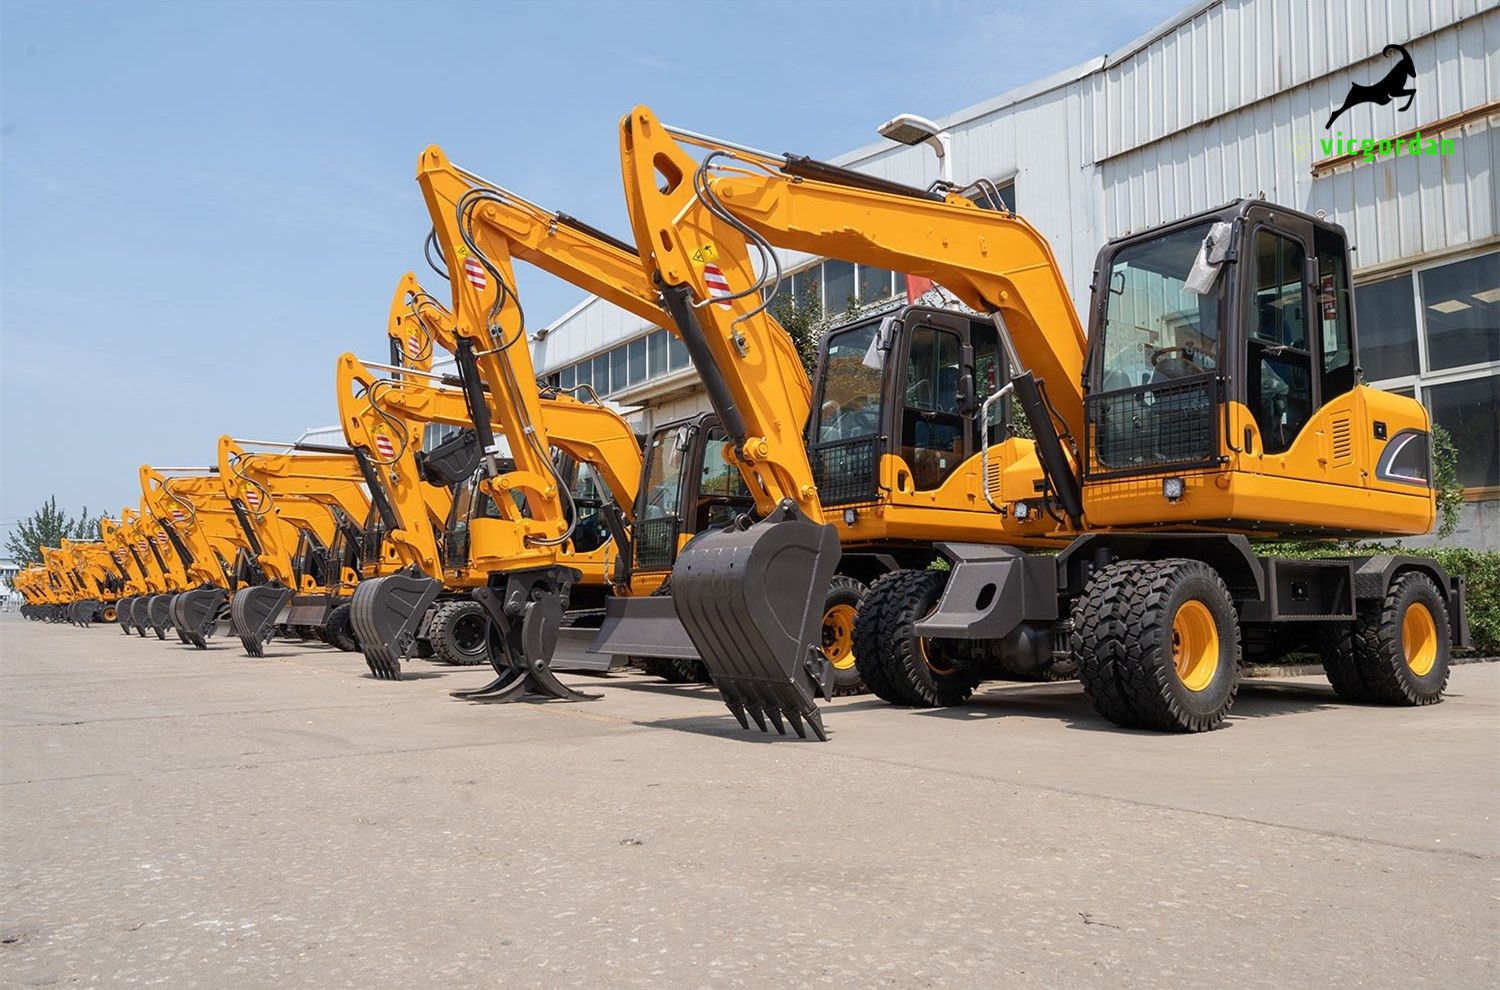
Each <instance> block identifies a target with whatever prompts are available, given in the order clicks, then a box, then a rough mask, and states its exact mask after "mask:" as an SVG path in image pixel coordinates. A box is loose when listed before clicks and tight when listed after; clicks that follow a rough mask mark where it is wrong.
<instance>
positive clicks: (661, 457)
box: [632, 413, 755, 575]
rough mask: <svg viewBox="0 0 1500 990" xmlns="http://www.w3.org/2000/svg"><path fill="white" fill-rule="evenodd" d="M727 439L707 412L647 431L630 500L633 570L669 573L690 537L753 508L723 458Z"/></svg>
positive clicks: (736, 474) (732, 468)
mask: <svg viewBox="0 0 1500 990" xmlns="http://www.w3.org/2000/svg"><path fill="white" fill-rule="evenodd" d="M728 442H729V434H728V433H726V432H725V431H724V428H723V427H721V426H720V425H719V420H718V417H716V416H714V415H713V414H712V413H702V414H700V415H698V416H695V417H692V418H691V419H684V420H678V421H676V422H672V423H667V424H665V425H664V426H660V427H657V428H656V430H654V431H653V432H652V433H651V435H650V437H649V439H648V440H647V442H646V447H645V450H644V451H643V455H644V457H645V461H646V466H645V482H644V484H642V485H641V490H640V494H639V495H638V496H637V498H636V504H635V522H634V526H633V535H634V544H633V551H634V561H633V567H632V572H633V573H635V574H642V575H644V574H653V573H658V572H660V573H664V574H670V573H671V570H672V565H673V564H674V563H676V561H677V554H678V551H679V550H681V549H682V547H683V546H684V545H685V544H686V543H687V542H688V541H689V540H690V539H691V538H692V537H693V536H694V535H696V534H698V533H702V532H706V531H707V530H710V529H720V528H723V527H725V526H729V525H732V524H733V523H734V521H735V520H736V519H738V518H739V517H740V516H742V515H744V514H745V513H747V512H750V511H752V510H753V509H754V508H755V500H754V499H753V498H751V497H750V491H749V489H748V488H747V487H746V486H745V479H744V477H743V476H742V475H741V474H740V471H739V468H737V467H736V466H735V465H734V464H733V463H731V462H729V461H727V460H725V458H724V445H725V444H726V443H728Z"/></svg>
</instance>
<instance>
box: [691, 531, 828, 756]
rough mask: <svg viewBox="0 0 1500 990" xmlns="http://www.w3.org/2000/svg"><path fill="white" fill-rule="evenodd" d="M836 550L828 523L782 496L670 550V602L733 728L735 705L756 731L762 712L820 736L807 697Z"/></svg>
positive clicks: (813, 688) (821, 683) (817, 685)
mask: <svg viewBox="0 0 1500 990" xmlns="http://www.w3.org/2000/svg"><path fill="white" fill-rule="evenodd" d="M839 552H840V551H839V545H838V536H837V533H836V532H835V531H834V528H833V527H832V526H827V525H820V524H818V523H814V522H812V521H811V520H810V519H808V518H807V517H806V516H804V515H803V514H802V513H801V512H800V511H799V510H798V509H797V507H796V506H795V505H794V504H792V503H789V502H784V503H782V505H781V506H779V507H778V508H777V509H776V510H775V511H774V512H772V513H771V514H770V515H768V516H767V517H766V518H765V519H762V520H761V521H759V522H756V523H752V524H751V525H749V526H748V527H746V528H744V529H724V530H717V531H711V532H708V533H704V534H702V535H700V536H699V537H698V538H697V539H696V540H694V542H693V543H691V544H689V545H688V546H687V547H686V548H684V549H683V551H682V552H681V553H680V554H679V555H678V558H677V563H676V565H675V566H674V567H673V570H672V602H673V605H674V607H675V609H676V612H677V615H678V617H679V618H680V619H681V620H682V625H683V627H684V628H685V629H686V630H687V633H688V635H689V636H690V637H691V639H692V641H693V645H694V646H695V647H696V648H697V650H698V653H699V656H700V657H701V658H702V660H703V662H704V664H705V665H706V666H707V667H708V670H709V673H710V674H711V675H712V677H713V681H714V684H715V685H716V686H717V687H718V688H719V692H720V694H722V695H723V698H724V703H725V705H726V706H727V707H728V708H729V710H730V711H731V712H732V713H733V714H734V716H735V718H736V719H737V720H739V722H740V724H741V725H744V724H745V720H744V717H743V715H742V713H741V709H743V711H744V712H746V713H748V714H749V716H750V717H751V718H752V719H754V721H755V724H756V725H757V726H758V727H759V728H760V729H761V731H763V732H766V731H769V729H767V727H766V721H767V719H768V718H769V720H770V722H771V723H772V724H774V725H775V726H776V730H777V732H779V733H780V734H782V735H785V734H786V725H785V722H784V721H783V717H785V718H786V719H787V720H791V721H792V727H793V729H794V730H799V727H800V726H801V724H802V723H803V722H805V723H806V724H807V725H810V726H811V727H812V729H813V733H814V734H815V735H816V736H817V737H818V738H819V739H824V738H826V736H825V734H824V732H823V723H822V718H821V716H820V715H819V713H818V707H817V701H816V698H817V695H819V694H823V695H825V696H826V695H827V694H828V693H829V684H828V678H827V671H826V670H824V669H823V668H824V667H826V664H825V663H822V662H821V660H820V658H817V657H814V651H815V650H816V647H817V645H818V635H819V630H820V628H821V620H822V604H823V602H824V600H825V599H826V598H827V594H828V586H829V582H830V581H831V580H832V578H833V571H834V569H835V568H836V567H837V565H838V557H839ZM798 735H799V736H801V737H802V738H806V735H805V734H804V733H803V732H802V731H800V730H799V731H798Z"/></svg>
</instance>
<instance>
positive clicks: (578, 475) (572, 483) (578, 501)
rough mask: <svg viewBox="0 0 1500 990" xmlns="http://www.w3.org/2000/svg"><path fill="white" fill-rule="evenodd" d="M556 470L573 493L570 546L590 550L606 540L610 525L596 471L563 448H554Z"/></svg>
mask: <svg viewBox="0 0 1500 990" xmlns="http://www.w3.org/2000/svg"><path fill="white" fill-rule="evenodd" d="M553 457H554V458H555V459H556V464H557V469H558V474H559V475H561V476H562V478H563V479H564V480H565V481H566V482H567V485H568V491H569V492H571V493H572V495H573V503H572V504H573V509H574V511H575V512H576V513H577V515H576V516H575V517H574V519H573V549H574V551H575V552H577V553H590V552H592V551H594V550H598V549H599V548H600V547H602V546H603V545H604V544H605V543H607V542H609V529H608V527H606V526H605V524H604V502H605V495H604V487H603V485H602V484H601V483H600V480H599V473H598V472H597V471H595V470H594V468H593V466H592V465H589V464H580V463H579V462H578V461H575V460H574V459H573V458H571V457H569V456H568V455H566V454H564V453H563V452H562V451H555V452H554V453H553Z"/></svg>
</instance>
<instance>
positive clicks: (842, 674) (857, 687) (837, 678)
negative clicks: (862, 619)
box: [823, 574, 870, 698]
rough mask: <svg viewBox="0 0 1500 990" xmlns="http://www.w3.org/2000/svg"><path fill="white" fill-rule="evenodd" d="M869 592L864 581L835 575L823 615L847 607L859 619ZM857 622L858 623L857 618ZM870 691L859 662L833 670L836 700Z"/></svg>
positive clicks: (825, 600) (824, 600)
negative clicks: (860, 673) (851, 609)
mask: <svg viewBox="0 0 1500 990" xmlns="http://www.w3.org/2000/svg"><path fill="white" fill-rule="evenodd" d="M867 590H869V589H868V588H866V587H865V583H864V582H863V581H860V580H858V579H856V578H852V577H848V576H847V575H844V574H835V575H834V576H833V582H832V583H831V584H829V586H828V597H826V598H825V599H823V614H824V615H827V614H828V610H829V609H831V608H833V607H835V606H838V605H847V606H849V607H851V608H853V609H854V614H855V616H856V617H857V616H858V615H859V603H860V600H861V599H863V598H864V597H865V592H866V591H867ZM856 621H858V619H857V618H856ZM869 690H870V689H869V688H867V687H866V686H865V682H864V678H862V677H860V676H859V664H858V662H856V663H855V664H854V665H853V666H852V667H847V668H845V669H844V670H839V669H838V668H837V667H835V668H833V696H834V697H835V698H843V697H849V696H851V695H856V694H865V693H867V692H868V691H869Z"/></svg>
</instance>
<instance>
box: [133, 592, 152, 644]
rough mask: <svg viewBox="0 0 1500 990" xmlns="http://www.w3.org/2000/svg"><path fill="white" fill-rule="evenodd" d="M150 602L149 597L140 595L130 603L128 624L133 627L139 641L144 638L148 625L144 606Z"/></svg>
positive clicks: (148, 621) (148, 620)
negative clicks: (139, 638) (138, 636)
mask: <svg viewBox="0 0 1500 990" xmlns="http://www.w3.org/2000/svg"><path fill="white" fill-rule="evenodd" d="M150 601H151V596H150V595H141V596H139V597H137V598H136V599H135V600H134V601H132V602H131V603H130V624H131V625H132V626H134V627H135V631H136V633H137V634H139V635H140V637H141V639H145V638H146V626H147V625H148V624H149V623H150V619H149V618H148V617H147V615H146V606H147V605H148V604H149V603H150Z"/></svg>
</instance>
